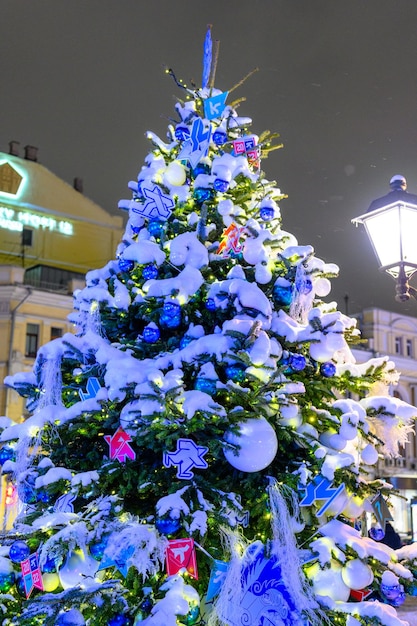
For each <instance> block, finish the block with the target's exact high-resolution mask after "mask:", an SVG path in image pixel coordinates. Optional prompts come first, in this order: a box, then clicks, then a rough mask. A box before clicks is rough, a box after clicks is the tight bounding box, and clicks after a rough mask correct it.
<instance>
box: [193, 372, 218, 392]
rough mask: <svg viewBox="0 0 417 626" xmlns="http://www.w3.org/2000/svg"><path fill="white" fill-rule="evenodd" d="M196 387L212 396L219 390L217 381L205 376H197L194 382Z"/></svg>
mask: <svg viewBox="0 0 417 626" xmlns="http://www.w3.org/2000/svg"><path fill="white" fill-rule="evenodd" d="M194 389H197V391H202V392H203V393H207V394H208V395H209V396H212V395H214V394H215V393H216V391H217V385H216V381H215V380H210V379H209V378H203V377H201V378H197V379H196V381H195V384H194Z"/></svg>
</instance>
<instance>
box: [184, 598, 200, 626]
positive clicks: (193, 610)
mask: <svg viewBox="0 0 417 626" xmlns="http://www.w3.org/2000/svg"><path fill="white" fill-rule="evenodd" d="M199 616H200V607H199V606H198V604H197V603H190V610H189V611H188V613H187V615H186V616H185V617H181V618H180V619H181V623H182V624H185V625H186V626H193V625H194V624H195V623H196V622H197V620H198V618H199Z"/></svg>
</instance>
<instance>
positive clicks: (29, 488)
mask: <svg viewBox="0 0 417 626" xmlns="http://www.w3.org/2000/svg"><path fill="white" fill-rule="evenodd" d="M17 495H18V496H19V498H20V499H21V501H22V502H24V503H25V504H34V503H35V502H36V501H37V499H38V498H37V495H36V489H35V479H34V478H31V477H29V478H28V479H27V480H26V481H24V482H23V483H20V484H19V485H18V487H17Z"/></svg>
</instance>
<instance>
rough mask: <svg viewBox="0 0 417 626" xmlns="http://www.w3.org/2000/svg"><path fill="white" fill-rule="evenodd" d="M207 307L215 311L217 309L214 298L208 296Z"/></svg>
mask: <svg viewBox="0 0 417 626" xmlns="http://www.w3.org/2000/svg"><path fill="white" fill-rule="evenodd" d="M206 309H207V310H208V311H215V310H216V303H215V301H214V298H207V300H206Z"/></svg>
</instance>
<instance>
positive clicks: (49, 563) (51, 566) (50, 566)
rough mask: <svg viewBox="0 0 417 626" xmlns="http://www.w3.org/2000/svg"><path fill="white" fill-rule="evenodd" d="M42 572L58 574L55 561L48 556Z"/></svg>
mask: <svg viewBox="0 0 417 626" xmlns="http://www.w3.org/2000/svg"><path fill="white" fill-rule="evenodd" d="M42 572H45V574H51V573H52V572H56V565H55V559H53V558H51V557H49V556H48V558H47V559H46V561H45V563H44V564H43V566H42Z"/></svg>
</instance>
